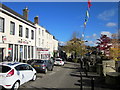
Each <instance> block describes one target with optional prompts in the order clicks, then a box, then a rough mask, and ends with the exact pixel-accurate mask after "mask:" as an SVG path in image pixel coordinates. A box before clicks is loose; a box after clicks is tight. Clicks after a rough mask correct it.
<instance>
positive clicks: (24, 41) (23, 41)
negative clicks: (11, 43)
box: [18, 39, 28, 44]
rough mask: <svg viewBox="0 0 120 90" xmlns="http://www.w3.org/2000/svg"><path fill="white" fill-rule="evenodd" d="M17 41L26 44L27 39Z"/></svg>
mask: <svg viewBox="0 0 120 90" xmlns="http://www.w3.org/2000/svg"><path fill="white" fill-rule="evenodd" d="M18 43H23V44H28V41H27V40H22V39H21V40H18Z"/></svg>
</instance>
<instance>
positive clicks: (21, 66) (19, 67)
mask: <svg viewBox="0 0 120 90" xmlns="http://www.w3.org/2000/svg"><path fill="white" fill-rule="evenodd" d="M15 69H16V70H17V71H21V70H33V69H32V68H31V67H30V66H29V65H27V64H22V65H18V66H16V67H15Z"/></svg>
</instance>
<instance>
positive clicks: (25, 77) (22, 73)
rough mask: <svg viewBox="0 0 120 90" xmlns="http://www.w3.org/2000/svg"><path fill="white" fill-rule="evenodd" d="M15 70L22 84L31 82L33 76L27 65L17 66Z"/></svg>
mask: <svg viewBox="0 0 120 90" xmlns="http://www.w3.org/2000/svg"><path fill="white" fill-rule="evenodd" d="M15 69H16V70H17V71H18V73H19V78H20V80H21V82H22V83H25V82H27V81H29V80H31V79H32V77H33V75H34V73H33V70H32V68H31V67H30V66H29V65H27V64H21V65H18V66H16V67H15Z"/></svg>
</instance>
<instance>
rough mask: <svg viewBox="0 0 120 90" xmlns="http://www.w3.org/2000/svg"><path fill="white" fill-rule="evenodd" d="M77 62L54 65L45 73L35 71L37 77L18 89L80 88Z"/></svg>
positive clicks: (77, 89)
mask: <svg viewBox="0 0 120 90" xmlns="http://www.w3.org/2000/svg"><path fill="white" fill-rule="evenodd" d="M79 67H80V66H79V63H71V62H67V63H66V64H65V65H64V66H55V67H54V70H53V71H49V72H48V73H47V74H44V73H37V79H36V80H35V81H30V82H27V83H25V84H23V85H22V86H21V87H20V89H24V88H25V89H27V88H29V89H30V88H31V89H32V88H34V90H37V89H42V90H44V89H45V90H46V89H55V90H56V89H70V88H73V89H75V90H79V89H80V72H79V70H78V69H79Z"/></svg>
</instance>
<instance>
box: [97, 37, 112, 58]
mask: <svg viewBox="0 0 120 90" xmlns="http://www.w3.org/2000/svg"><path fill="white" fill-rule="evenodd" d="M97 40H98V41H99V42H97V44H98V46H97V48H98V49H99V51H100V52H102V54H103V56H104V57H106V58H109V56H110V47H111V46H112V44H111V39H110V38H109V37H108V36H107V35H101V37H100V39H97Z"/></svg>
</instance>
